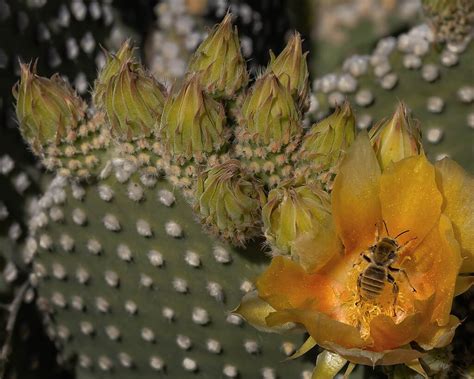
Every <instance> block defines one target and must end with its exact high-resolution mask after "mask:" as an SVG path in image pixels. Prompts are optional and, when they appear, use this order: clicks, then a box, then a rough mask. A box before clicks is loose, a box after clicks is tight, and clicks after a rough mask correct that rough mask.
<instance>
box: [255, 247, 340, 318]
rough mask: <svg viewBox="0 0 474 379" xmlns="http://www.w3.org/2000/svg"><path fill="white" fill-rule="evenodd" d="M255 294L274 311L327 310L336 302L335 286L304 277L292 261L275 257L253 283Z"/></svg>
mask: <svg viewBox="0 0 474 379" xmlns="http://www.w3.org/2000/svg"><path fill="white" fill-rule="evenodd" d="M257 289H258V295H259V296H260V297H261V298H262V299H263V300H265V301H267V302H268V303H269V304H270V305H271V306H272V307H274V308H275V309H277V310H281V309H292V308H306V309H315V310H321V311H329V310H330V309H332V308H333V307H334V304H336V303H337V302H338V299H337V294H336V292H335V284H334V283H332V282H331V281H330V280H329V279H328V278H326V277H325V276H323V275H318V274H307V273H306V272H305V270H304V269H303V268H302V267H301V266H300V265H299V264H298V263H296V262H293V261H292V260H290V259H288V258H284V257H280V256H279V257H275V258H273V259H272V262H271V264H270V266H269V267H268V269H267V270H266V271H265V272H264V273H263V274H262V275H261V276H260V277H259V278H258V280H257Z"/></svg>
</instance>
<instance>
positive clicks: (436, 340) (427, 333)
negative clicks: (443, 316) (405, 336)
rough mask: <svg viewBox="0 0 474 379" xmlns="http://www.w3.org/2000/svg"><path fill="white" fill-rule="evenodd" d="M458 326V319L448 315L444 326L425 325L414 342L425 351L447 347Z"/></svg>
mask: <svg viewBox="0 0 474 379" xmlns="http://www.w3.org/2000/svg"><path fill="white" fill-rule="evenodd" d="M459 324H460V321H459V319H458V318H457V317H456V316H453V315H450V316H449V321H448V323H447V324H446V325H444V326H439V325H438V324H436V323H430V324H428V325H425V326H424V327H423V329H422V330H421V332H420V335H419V336H418V337H417V338H416V342H417V343H418V344H419V345H420V346H421V347H422V348H423V349H425V350H431V349H434V348H439V347H444V346H447V345H449V344H450V343H451V341H452V339H453V337H454V332H455V331H456V328H457V327H458V325H459Z"/></svg>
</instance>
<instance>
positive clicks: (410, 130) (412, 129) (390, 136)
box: [369, 103, 422, 170]
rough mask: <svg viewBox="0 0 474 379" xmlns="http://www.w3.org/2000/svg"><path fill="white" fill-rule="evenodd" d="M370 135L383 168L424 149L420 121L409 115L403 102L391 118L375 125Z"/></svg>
mask: <svg viewBox="0 0 474 379" xmlns="http://www.w3.org/2000/svg"><path fill="white" fill-rule="evenodd" d="M369 137H370V141H371V142H372V146H373V147H374V150H375V154H376V155H377V159H378V161H379V163H380V166H381V168H382V170H383V169H385V168H386V167H387V166H388V165H389V164H390V163H391V162H398V161H399V160H402V159H404V158H408V157H411V156H413V155H418V154H419V153H420V152H421V151H422V145H421V132H420V129H419V126H418V122H417V121H416V120H414V119H413V118H412V117H411V115H409V113H408V110H407V108H406V106H405V104H403V103H400V104H399V105H398V107H397V110H396V111H395V113H394V114H393V116H392V117H391V118H390V119H388V120H384V121H382V122H380V123H378V124H377V125H376V126H374V128H373V129H372V130H371V131H370V133H369Z"/></svg>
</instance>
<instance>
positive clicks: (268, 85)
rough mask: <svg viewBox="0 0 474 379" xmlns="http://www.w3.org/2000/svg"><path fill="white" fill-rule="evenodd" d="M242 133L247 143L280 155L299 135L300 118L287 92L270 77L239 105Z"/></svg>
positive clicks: (256, 83) (266, 75) (262, 79)
mask: <svg viewBox="0 0 474 379" xmlns="http://www.w3.org/2000/svg"><path fill="white" fill-rule="evenodd" d="M240 124H241V126H242V131H243V133H244V134H245V136H246V137H245V139H246V140H252V141H254V142H255V143H257V144H260V145H262V144H263V145H268V146H270V150H271V151H279V150H280V149H281V147H283V146H285V145H287V144H288V143H289V142H290V141H292V140H293V139H294V138H295V137H297V136H299V135H300V133H301V127H300V122H299V114H298V111H297V109H296V105H295V102H294V100H293V98H292V97H291V94H290V92H289V91H288V90H287V89H286V88H285V87H284V86H283V85H282V84H281V83H280V81H279V80H278V78H277V77H276V76H275V74H273V73H269V74H265V75H264V76H262V77H261V78H260V79H258V80H257V81H256V82H255V84H254V85H253V87H252V89H251V92H250V93H249V94H248V95H247V97H246V98H245V100H244V103H243V105H242V119H241V120H240Z"/></svg>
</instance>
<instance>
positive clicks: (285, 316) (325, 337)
mask: <svg viewBox="0 0 474 379" xmlns="http://www.w3.org/2000/svg"><path fill="white" fill-rule="evenodd" d="M288 322H295V323H298V324H302V325H304V327H305V328H306V330H307V331H308V333H309V334H310V336H311V337H313V339H314V340H315V341H316V343H317V344H318V345H321V346H323V345H324V344H325V343H335V344H338V345H341V346H344V347H347V348H352V347H363V346H366V345H367V344H370V343H371V341H370V340H369V341H366V340H363V339H362V338H361V336H360V333H359V331H358V330H357V329H356V328H355V327H353V326H352V325H348V324H344V323H342V322H339V321H336V320H334V319H332V318H330V317H328V316H327V315H326V314H324V313H321V312H316V311H313V310H299V309H288V310H284V311H277V312H274V313H271V314H270V315H269V316H268V317H267V325H268V326H271V327H273V326H276V325H282V324H285V323H288Z"/></svg>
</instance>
